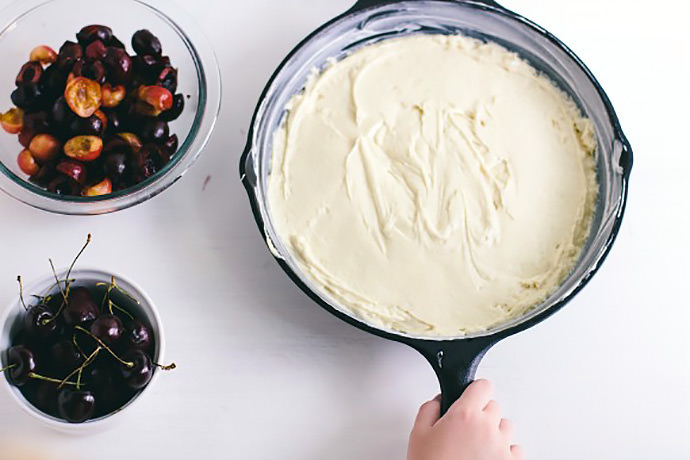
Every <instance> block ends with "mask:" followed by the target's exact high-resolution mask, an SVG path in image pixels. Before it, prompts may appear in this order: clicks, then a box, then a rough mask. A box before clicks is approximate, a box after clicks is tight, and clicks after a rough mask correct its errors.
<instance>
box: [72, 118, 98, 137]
mask: <svg viewBox="0 0 690 460" xmlns="http://www.w3.org/2000/svg"><path fill="white" fill-rule="evenodd" d="M105 129H106V126H105V124H104V123H103V120H102V119H101V118H100V117H99V116H98V115H96V114H94V115H91V116H90V117H89V118H81V117H74V118H72V121H71V123H70V124H69V130H70V133H71V134H72V136H76V135H84V136H103V134H105Z"/></svg>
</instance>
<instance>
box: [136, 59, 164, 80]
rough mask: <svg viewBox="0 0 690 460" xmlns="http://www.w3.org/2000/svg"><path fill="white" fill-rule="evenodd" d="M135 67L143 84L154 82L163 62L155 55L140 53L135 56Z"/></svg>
mask: <svg viewBox="0 0 690 460" xmlns="http://www.w3.org/2000/svg"><path fill="white" fill-rule="evenodd" d="M134 69H135V71H136V73H137V76H138V77H139V78H141V83H142V84H152V83H155V81H156V78H157V77H158V75H159V74H160V71H161V64H160V62H159V61H158V59H156V57H155V56H151V55H148V54H147V55H139V56H136V57H135V58H134Z"/></svg>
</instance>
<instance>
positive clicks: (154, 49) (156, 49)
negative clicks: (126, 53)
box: [132, 29, 163, 56]
mask: <svg viewBox="0 0 690 460" xmlns="http://www.w3.org/2000/svg"><path fill="white" fill-rule="evenodd" d="M132 48H134V52H135V53H137V54H138V55H140V56H143V55H145V54H149V55H151V56H160V55H161V54H162V52H163V47H162V46H161V42H160V40H158V37H156V36H155V35H153V34H152V33H151V32H150V31H149V30H146V29H142V30H138V31H137V32H135V33H134V35H133V36H132Z"/></svg>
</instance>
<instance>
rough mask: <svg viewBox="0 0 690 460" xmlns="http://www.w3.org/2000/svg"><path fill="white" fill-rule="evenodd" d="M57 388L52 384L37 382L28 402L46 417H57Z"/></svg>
mask: <svg viewBox="0 0 690 460" xmlns="http://www.w3.org/2000/svg"><path fill="white" fill-rule="evenodd" d="M59 392H60V390H58V386H57V385H56V384H55V383H53V382H44V381H38V382H37V383H36V388H35V389H34V391H33V394H32V396H31V397H30V398H28V399H29V401H30V402H31V403H32V404H33V405H34V406H36V408H37V409H38V410H40V411H42V412H43V413H45V414H48V415H53V416H55V415H58V393H59Z"/></svg>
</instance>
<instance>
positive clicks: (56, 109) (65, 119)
mask: <svg viewBox="0 0 690 460" xmlns="http://www.w3.org/2000/svg"><path fill="white" fill-rule="evenodd" d="M50 114H51V118H52V119H53V121H54V122H55V123H56V124H58V125H60V126H67V125H69V124H70V123H71V122H72V121H73V120H74V119H75V118H76V115H75V114H74V112H72V109H70V108H69V105H67V101H66V100H65V96H60V97H59V98H57V99H56V100H55V103H54V104H53V108H52V109H51V111H50Z"/></svg>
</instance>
